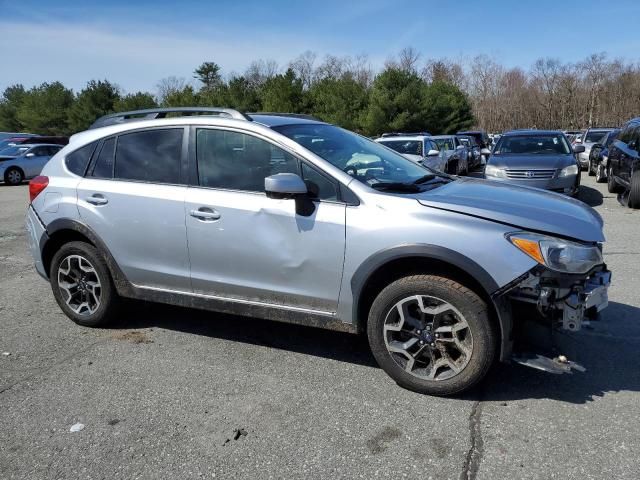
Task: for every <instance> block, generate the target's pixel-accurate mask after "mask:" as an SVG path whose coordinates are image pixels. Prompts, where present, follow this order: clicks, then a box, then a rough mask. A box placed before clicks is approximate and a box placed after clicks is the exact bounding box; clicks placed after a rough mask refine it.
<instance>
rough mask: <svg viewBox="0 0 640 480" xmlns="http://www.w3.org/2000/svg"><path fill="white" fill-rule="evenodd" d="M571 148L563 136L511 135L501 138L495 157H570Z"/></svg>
mask: <svg viewBox="0 0 640 480" xmlns="http://www.w3.org/2000/svg"><path fill="white" fill-rule="evenodd" d="M570 153H571V148H569V144H568V143H567V140H566V139H565V137H564V135H562V134H550V135H509V136H508V137H501V138H500V140H499V141H498V144H497V145H496V148H495V150H494V152H493V154H494V155H505V154H509V155H532V154H534V155H558V154H560V155H569V154H570Z"/></svg>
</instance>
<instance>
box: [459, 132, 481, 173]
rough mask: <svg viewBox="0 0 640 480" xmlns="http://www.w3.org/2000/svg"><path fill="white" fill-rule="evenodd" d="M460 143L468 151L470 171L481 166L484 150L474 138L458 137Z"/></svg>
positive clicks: (467, 136)
mask: <svg viewBox="0 0 640 480" xmlns="http://www.w3.org/2000/svg"><path fill="white" fill-rule="evenodd" d="M456 137H457V138H458V140H460V143H461V144H462V145H464V146H465V147H466V148H467V150H468V158H469V164H470V166H469V169H470V170H473V169H476V168H477V167H479V166H481V165H482V164H483V163H482V148H480V145H478V142H477V141H476V139H475V138H474V137H470V136H469V135H456Z"/></svg>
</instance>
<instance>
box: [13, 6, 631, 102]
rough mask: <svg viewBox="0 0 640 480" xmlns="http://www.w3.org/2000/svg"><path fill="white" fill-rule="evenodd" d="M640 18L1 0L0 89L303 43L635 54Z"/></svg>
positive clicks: (181, 71) (599, 9)
mask: <svg viewBox="0 0 640 480" xmlns="http://www.w3.org/2000/svg"><path fill="white" fill-rule="evenodd" d="M638 19H640V1H638V0H616V1H613V2H602V1H591V0H581V1H573V0H555V1H548V0H538V1H536V2H525V1H517V0H511V1H505V0H495V1H494V0H484V1H471V0H458V1H444V0H440V1H431V0H423V1H409V0H407V1H403V0H395V1H394V0H367V1H362V2H357V1H352V0H308V1H299V2H296V1H293V0H290V1H281V0H273V1H268V0H262V1H242V0H236V1H228V0H219V1H213V0H211V1H195V0H183V1H166V0H155V1H150V0H142V1H136V0H129V1H124V0H103V1H100V2H98V1H93V0H84V1H82V0H71V1H64V0H57V1H55V0H53V1H52V0H49V1H45V0H40V1H35V0H22V1H19V2H16V1H8V0H0V31H1V32H2V36H1V39H0V59H1V61H2V67H1V68H0V89H4V88H5V87H6V86H8V85H10V84H13V83H22V84H24V85H25V86H28V87H30V86H33V85H35V84H39V83H42V82H44V81H53V80H60V81H62V82H63V83H65V85H68V86H70V87H72V88H74V89H76V90H77V89H80V88H82V87H83V86H84V84H85V83H86V82H87V81H88V80H90V79H103V78H107V79H109V80H111V81H113V82H115V83H117V84H118V85H120V86H121V87H122V88H123V89H124V90H125V91H136V90H148V91H152V92H153V91H154V90H155V86H156V84H157V83H158V81H159V80H160V79H162V78H164V77H168V76H177V77H185V78H187V79H190V78H191V76H192V72H193V70H194V69H195V68H196V67H197V66H198V65H199V64H200V63H201V62H203V61H208V60H211V61H215V62H217V63H219V64H220V65H221V66H222V68H223V72H224V73H227V74H228V73H230V72H242V71H244V69H245V68H246V67H247V66H248V64H249V63H250V62H251V61H252V60H258V59H264V60H268V59H273V60H275V61H276V62H278V64H279V65H281V66H286V63H287V62H288V61H289V60H291V59H293V58H294V57H296V56H297V55H299V54H301V53H302V52H304V51H306V50H312V51H315V52H317V53H318V54H319V55H320V56H321V57H322V56H323V55H325V54H334V55H357V54H363V53H364V54H367V55H368V56H369V60H370V62H371V64H372V66H373V67H374V68H378V67H380V66H382V64H383V63H384V61H385V60H386V59H387V58H389V57H390V56H392V55H393V54H395V53H397V52H398V51H399V50H401V49H402V48H403V47H407V46H413V47H415V48H416V49H418V50H419V51H420V52H421V53H422V55H423V57H425V58H426V57H435V58H439V57H444V56H448V57H452V58H456V59H459V58H462V57H469V58H471V57H473V56H475V55H478V54H488V55H491V56H493V57H495V58H496V60H498V61H499V62H501V63H503V64H505V65H507V66H522V67H525V68H526V67H528V66H529V65H531V64H532V63H533V62H534V61H535V60H536V59H537V58H539V57H554V58H559V59H561V60H563V61H570V62H576V61H579V60H581V59H583V58H584V57H586V56H587V55H588V54H591V53H596V52H601V51H606V52H607V53H608V55H609V57H610V58H623V59H626V60H628V61H634V62H635V61H638V60H639V59H640V36H639V35H638V33H637V32H638Z"/></svg>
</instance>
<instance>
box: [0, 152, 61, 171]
mask: <svg viewBox="0 0 640 480" xmlns="http://www.w3.org/2000/svg"><path fill="white" fill-rule="evenodd" d="M61 148H62V146H60V145H55V144H48V143H37V144H27V145H16V146H14V147H8V148H7V149H5V150H3V151H0V180H4V178H5V172H7V171H8V170H9V169H11V168H17V169H19V170H20V171H21V172H22V173H23V177H24V178H26V179H29V178H33V177H35V176H36V175H40V172H41V171H42V169H43V168H44V166H45V165H46V164H47V162H48V161H49V159H50V158H51V157H53V155H55V153H57V152H58V151H60V149H61ZM9 151H11V152H12V154H11V155H7V154H4V155H3V152H9ZM13 151H16V153H18V154H17V155H15V154H13Z"/></svg>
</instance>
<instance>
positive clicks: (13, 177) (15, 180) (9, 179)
mask: <svg viewBox="0 0 640 480" xmlns="http://www.w3.org/2000/svg"><path fill="white" fill-rule="evenodd" d="M23 180H24V173H22V170H20V169H19V168H16V167H10V168H8V169H7V171H6V172H4V183H6V184H7V185H20V184H21V183H22V181H23Z"/></svg>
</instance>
